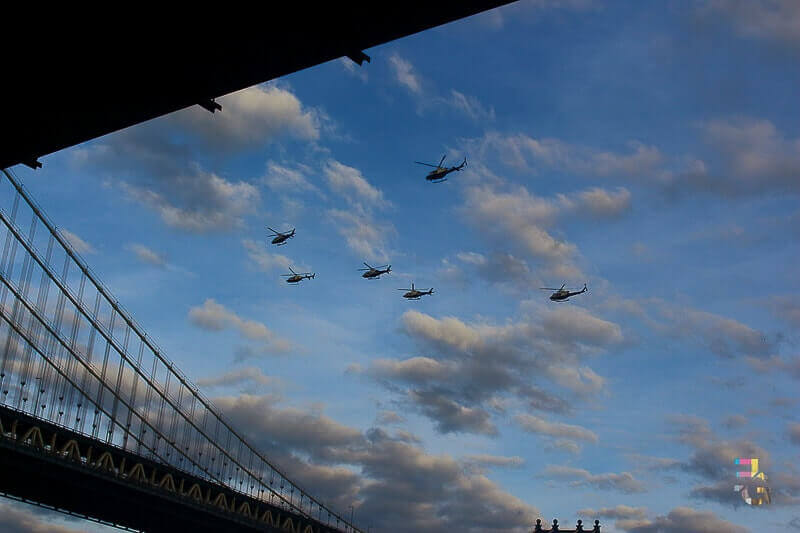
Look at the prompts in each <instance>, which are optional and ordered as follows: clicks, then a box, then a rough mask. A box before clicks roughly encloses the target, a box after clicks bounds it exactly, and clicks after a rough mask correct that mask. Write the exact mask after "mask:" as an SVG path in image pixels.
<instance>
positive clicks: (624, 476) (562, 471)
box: [542, 465, 647, 494]
mask: <svg viewBox="0 0 800 533" xmlns="http://www.w3.org/2000/svg"><path fill="white" fill-rule="evenodd" d="M542 476H543V477H547V478H549V479H567V480H573V481H572V482H571V483H570V486H573V487H584V486H591V487H594V488H596V489H599V490H617V491H620V492H624V493H626V494H634V493H638V492H646V491H647V489H645V487H644V485H643V484H642V482H640V481H639V480H637V479H636V478H635V477H633V474H631V473H630V472H621V473H619V474H617V473H614V472H609V473H606V474H592V473H591V472H589V471H588V470H586V469H583V468H574V467H571V466H561V465H548V466H547V467H546V468H545V469H544V472H543V473H542Z"/></svg>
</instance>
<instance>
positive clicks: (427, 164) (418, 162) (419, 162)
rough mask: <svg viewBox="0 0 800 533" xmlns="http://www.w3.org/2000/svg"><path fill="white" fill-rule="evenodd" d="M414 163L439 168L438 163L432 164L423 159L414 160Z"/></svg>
mask: <svg viewBox="0 0 800 533" xmlns="http://www.w3.org/2000/svg"><path fill="white" fill-rule="evenodd" d="M414 163H416V164H418V165H425V166H426V167H433V168H439V167H437V166H436V165H431V164H430V163H423V162H422V161H414Z"/></svg>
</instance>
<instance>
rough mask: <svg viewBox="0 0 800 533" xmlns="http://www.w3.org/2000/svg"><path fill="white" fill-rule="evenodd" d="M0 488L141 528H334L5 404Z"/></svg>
mask: <svg viewBox="0 0 800 533" xmlns="http://www.w3.org/2000/svg"><path fill="white" fill-rule="evenodd" d="M0 472H3V475H2V476H0V493H4V494H9V495H12V496H14V497H17V498H20V499H25V500H30V501H36V502H38V503H41V504H45V505H48V506H51V507H54V508H57V509H69V510H70V511H72V512H73V513H76V514H78V515H85V516H91V517H93V518H95V519H98V520H101V521H103V522H107V523H111V524H114V525H117V526H121V527H126V528H130V529H136V530H140V531H154V532H155V531H197V532H209V533H211V532H215V531H227V530H231V529H235V530H236V531H268V532H279V531H281V532H282V531H287V530H288V531H301V532H304V531H309V532H312V531H313V532H314V533H317V532H319V533H324V532H329V531H335V530H334V529H331V528H328V527H326V526H324V525H321V524H319V523H315V522H314V521H310V520H308V519H306V518H305V517H303V516H301V515H299V514H298V513H293V512H288V511H286V510H284V509H282V508H280V507H278V506H276V505H270V504H269V503H267V502H263V501H259V500H257V499H255V498H250V497H246V496H242V495H241V494H237V493H235V492H233V491H231V490H227V489H226V488H225V487H221V486H219V485H216V484H213V483H208V482H207V481H206V480H204V479H202V478H199V477H196V476H191V475H188V474H186V473H185V472H181V471H179V470H177V469H175V468H170V467H168V466H166V467H165V466H164V465H161V464H158V463H156V462H154V461H150V460H148V459H147V458H144V457H142V456H139V455H136V454H134V453H130V452H127V451H125V450H122V449H119V448H115V447H113V446H107V445H103V444H102V443H98V442H97V441H96V440H94V439H91V438H88V437H86V436H84V435H81V434H80V433H76V432H74V431H71V430H69V429H67V428H64V427H60V426H57V425H55V424H50V423H47V422H45V421H43V420H41V419H38V418H34V417H32V416H29V415H27V414H25V413H23V412H20V411H16V410H13V409H9V408H8V407H4V406H0Z"/></svg>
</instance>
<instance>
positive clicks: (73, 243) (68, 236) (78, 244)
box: [58, 228, 96, 255]
mask: <svg viewBox="0 0 800 533" xmlns="http://www.w3.org/2000/svg"><path fill="white" fill-rule="evenodd" d="M58 231H59V233H60V234H61V236H62V237H64V240H66V241H67V242H68V243H69V245H70V247H71V248H72V249H73V250H75V251H76V252H78V253H79V254H81V255H85V254H93V253H96V251H95V249H94V248H93V247H92V245H91V244H89V243H88V242H86V241H84V240H83V239H81V238H80V237H78V236H77V235H75V234H74V233H72V232H71V231H69V230H66V229H64V228H59V230H58Z"/></svg>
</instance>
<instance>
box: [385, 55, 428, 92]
mask: <svg viewBox="0 0 800 533" xmlns="http://www.w3.org/2000/svg"><path fill="white" fill-rule="evenodd" d="M389 65H390V66H391V67H392V71H393V72H394V76H395V79H396V80H397V82H398V83H400V85H402V86H404V87H405V88H406V89H408V90H409V91H411V92H412V93H414V94H420V93H422V84H421V82H420V79H419V75H418V74H417V73H416V72H415V71H414V66H413V65H412V64H411V62H409V61H408V60H406V59H403V58H402V57H400V56H399V55H398V54H396V53H395V54H392V55H391V56H389Z"/></svg>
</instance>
